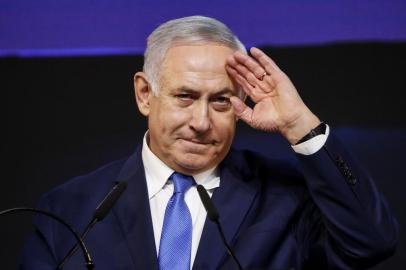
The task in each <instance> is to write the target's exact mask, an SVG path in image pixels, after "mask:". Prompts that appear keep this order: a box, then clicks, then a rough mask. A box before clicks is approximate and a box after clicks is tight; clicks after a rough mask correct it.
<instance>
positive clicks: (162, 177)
mask: <svg viewBox="0 0 406 270" xmlns="http://www.w3.org/2000/svg"><path fill="white" fill-rule="evenodd" d="M147 134H148V133H147ZM147 134H146V135H145V136H144V141H143V145H142V162H143V163H144V168H145V178H146V180H147V188H148V197H149V205H150V207H151V217H152V226H153V229H154V237H155V247H156V253H157V255H158V254H159V243H160V241H161V233H162V226H163V223H164V217H165V210H166V205H167V204H168V201H169V199H170V198H171V196H172V194H173V183H172V181H168V179H169V176H171V174H172V173H173V172H174V170H172V169H171V168H169V167H168V166H167V165H166V164H165V163H163V162H162V161H161V160H160V159H159V158H158V157H157V156H156V155H155V154H154V153H152V152H151V150H150V149H149V146H148V144H147V139H146V138H147ZM193 178H194V179H195V181H196V183H197V184H199V185H202V186H203V187H204V188H205V189H206V190H207V192H208V193H209V195H210V196H211V195H212V194H213V191H214V189H215V188H217V187H219V186H220V177H219V175H218V172H217V170H216V168H212V169H209V170H207V171H205V172H202V173H199V174H196V175H193ZM185 201H186V204H187V206H188V207H189V211H190V215H191V217H192V225H193V231H192V250H191V258H190V268H192V266H193V262H194V260H195V257H196V253H197V247H198V246H199V242H200V237H201V235H202V231H203V226H204V222H205V220H206V210H205V209H204V206H203V203H202V202H201V200H200V197H199V194H198V193H197V189H196V186H192V187H191V188H190V189H189V190H188V191H187V192H186V194H185Z"/></svg>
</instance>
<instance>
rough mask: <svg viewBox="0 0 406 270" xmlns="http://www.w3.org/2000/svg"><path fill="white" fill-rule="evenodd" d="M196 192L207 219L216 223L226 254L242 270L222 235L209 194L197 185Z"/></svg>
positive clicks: (218, 217) (217, 216)
mask: <svg viewBox="0 0 406 270" xmlns="http://www.w3.org/2000/svg"><path fill="white" fill-rule="evenodd" d="M197 192H198V193H199V197H200V200H202V203H203V205H204V208H206V211H207V217H208V218H209V219H210V220H211V221H213V222H214V223H216V225H217V229H218V231H219V233H220V236H221V240H222V241H223V243H224V246H225V247H226V250H227V253H228V254H229V255H230V256H231V258H233V260H234V262H235V263H236V264H237V266H238V269H239V270H243V268H242V266H241V264H240V262H239V261H238V259H237V257H236V256H235V254H234V252H233V250H232V249H231V247H230V245H229V244H228V243H227V240H226V237H225V235H224V231H223V228H222V227H221V224H220V215H219V213H218V211H217V209H216V207H215V206H214V204H213V202H212V201H211V199H210V196H209V194H207V191H206V189H205V188H204V187H203V186H202V185H197Z"/></svg>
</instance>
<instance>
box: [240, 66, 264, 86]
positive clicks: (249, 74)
mask: <svg viewBox="0 0 406 270" xmlns="http://www.w3.org/2000/svg"><path fill="white" fill-rule="evenodd" d="M235 69H236V70H237V71H238V73H240V75H242V76H243V77H244V78H245V79H246V80H247V81H248V82H249V83H250V84H251V85H252V86H254V87H255V86H256V85H257V84H258V82H259V80H258V78H257V77H255V75H254V74H253V73H252V72H251V71H250V70H248V69H247V68H246V67H245V66H243V65H237V66H236V67H235Z"/></svg>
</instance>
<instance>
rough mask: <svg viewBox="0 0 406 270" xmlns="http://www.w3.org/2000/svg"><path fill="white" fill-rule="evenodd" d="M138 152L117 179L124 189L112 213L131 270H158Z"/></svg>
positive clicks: (139, 151)
mask: <svg viewBox="0 0 406 270" xmlns="http://www.w3.org/2000/svg"><path fill="white" fill-rule="evenodd" d="M141 149H142V147H141V145H140V146H139V147H138V149H137V151H136V152H135V154H134V155H132V156H131V157H130V158H129V159H128V160H127V162H126V163H125V164H124V166H123V169H122V170H121V172H120V174H119V176H118V178H117V181H127V182H128V186H127V190H126V191H125V192H124V194H123V197H122V198H120V200H119V201H118V202H117V207H115V210H114V212H115V214H116V216H117V219H118V222H119V224H120V226H121V229H122V232H123V236H124V238H125V240H126V241H127V246H128V247H129V250H130V254H131V257H132V261H133V267H132V269H158V262H157V255H156V248H155V241H154V232H153V227H152V219H151V212H150V211H151V210H150V206H149V199H148V190H147V185H146V182H145V181H146V180H145V173H144V167H143V165H142V159H141ZM113 248H114V247H113Z"/></svg>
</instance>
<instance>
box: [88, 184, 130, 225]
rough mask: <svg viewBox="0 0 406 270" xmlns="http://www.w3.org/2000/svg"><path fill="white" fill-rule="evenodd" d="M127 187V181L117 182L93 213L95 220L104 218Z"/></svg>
mask: <svg viewBox="0 0 406 270" xmlns="http://www.w3.org/2000/svg"><path fill="white" fill-rule="evenodd" d="M126 188H127V182H119V183H117V184H116V185H115V186H114V187H113V189H112V190H111V191H110V192H109V193H108V194H107V196H106V197H105V198H104V200H103V201H102V202H101V203H100V204H99V205H98V206H97V208H96V210H95V211H94V213H93V220H97V221H101V220H102V219H104V218H105V217H106V216H107V214H108V213H109V212H110V209H111V208H113V206H114V204H115V203H116V201H117V200H118V198H120V196H121V194H122V193H123V192H124V190H125V189H126Z"/></svg>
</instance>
